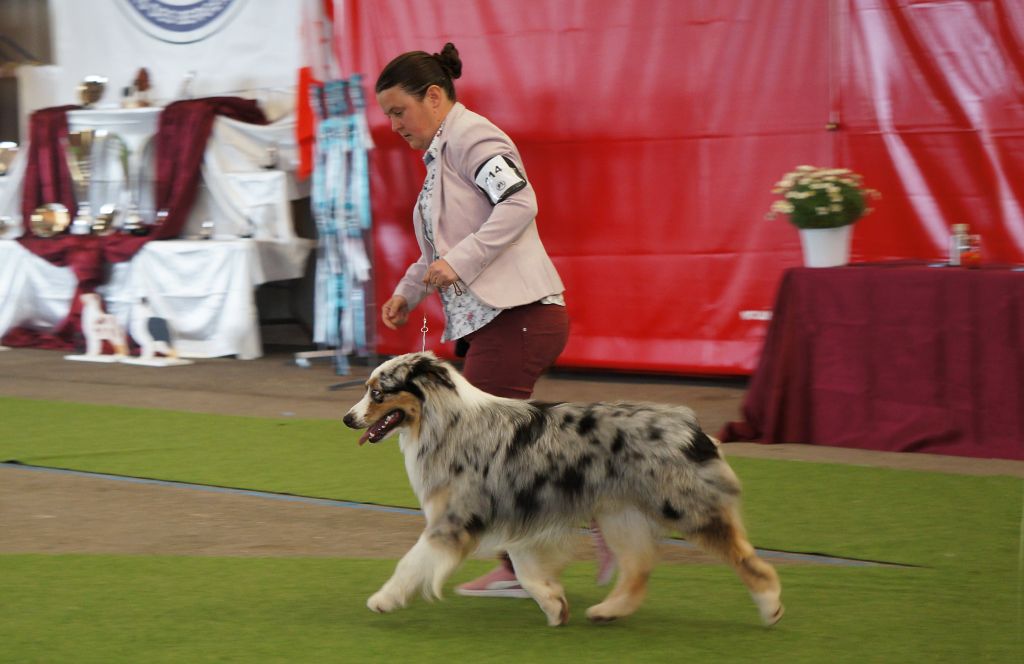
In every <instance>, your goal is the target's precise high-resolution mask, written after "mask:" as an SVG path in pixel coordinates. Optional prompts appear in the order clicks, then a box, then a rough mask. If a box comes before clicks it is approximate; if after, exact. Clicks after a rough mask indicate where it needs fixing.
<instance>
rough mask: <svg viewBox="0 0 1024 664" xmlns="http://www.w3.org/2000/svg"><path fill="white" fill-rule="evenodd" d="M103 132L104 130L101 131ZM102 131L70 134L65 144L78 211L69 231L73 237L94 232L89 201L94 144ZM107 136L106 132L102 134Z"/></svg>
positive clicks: (88, 130)
mask: <svg viewBox="0 0 1024 664" xmlns="http://www.w3.org/2000/svg"><path fill="white" fill-rule="evenodd" d="M101 131H102V130H101ZM101 131H94V130H92V129H83V130H81V131H72V132H68V138H67V141H66V142H65V143H64V156H65V157H66V158H67V162H68V169H69V170H70V171H71V181H72V182H74V185H75V186H74V189H75V201H76V203H77V204H78V210H77V212H76V213H75V218H74V220H73V221H72V222H71V228H70V229H69V230H68V232H69V233H71V234H72V235H88V234H89V233H90V232H91V231H92V225H93V221H94V219H93V217H92V209H91V205H90V201H89V195H90V190H91V187H90V185H91V184H92V166H93V160H92V152H93V144H94V143H95V141H96V139H97V137H98V136H97V135H98V134H100V133H101ZM102 133H103V134H106V132H102Z"/></svg>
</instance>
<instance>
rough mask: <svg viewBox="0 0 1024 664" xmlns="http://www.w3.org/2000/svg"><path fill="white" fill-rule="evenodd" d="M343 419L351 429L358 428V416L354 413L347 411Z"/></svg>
mask: <svg viewBox="0 0 1024 664" xmlns="http://www.w3.org/2000/svg"><path fill="white" fill-rule="evenodd" d="M341 421H342V422H344V423H345V426H347V427H348V428H349V429H358V428H359V427H358V426H357V425H356V418H354V417H352V413H345V417H343V418H341Z"/></svg>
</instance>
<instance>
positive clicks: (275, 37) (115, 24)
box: [26, 0, 303, 116]
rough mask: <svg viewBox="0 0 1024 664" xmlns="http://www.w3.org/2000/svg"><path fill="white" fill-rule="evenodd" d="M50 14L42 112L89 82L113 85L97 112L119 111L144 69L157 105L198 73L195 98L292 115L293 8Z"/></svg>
mask: <svg viewBox="0 0 1024 664" xmlns="http://www.w3.org/2000/svg"><path fill="white" fill-rule="evenodd" d="M50 14H51V21H52V34H53V40H54V44H55V53H54V58H55V61H56V63H55V64H56V65H57V68H58V75H57V76H56V77H55V78H56V80H55V82H54V83H55V85H57V86H59V87H58V89H56V90H54V91H53V97H52V98H50V99H48V100H46V103H45V105H57V104H72V103H79V100H78V98H77V94H76V92H75V88H76V87H77V85H78V83H79V82H80V81H81V80H82V78H84V77H85V76H88V75H97V76H104V77H106V78H107V79H108V80H109V82H108V84H107V89H106V92H105V94H104V96H103V99H102V100H101V101H100V102H99V104H98V106H99V107H103V106H116V105H119V104H120V101H121V93H122V90H123V88H125V87H126V86H130V85H131V84H132V82H133V80H134V79H135V76H136V74H137V73H138V71H139V68H141V67H145V68H146V70H147V71H148V73H149V78H150V83H151V86H152V87H151V90H150V92H149V96H150V99H151V101H152V102H153V103H156V104H166V103H169V102H171V101H174V100H175V99H177V98H178V97H179V95H180V93H181V91H182V86H183V83H184V82H185V81H186V79H187V78H188V77H190V75H191V73H192V72H194V78H193V80H192V83H191V90H190V92H191V95H192V96H194V97H207V96H212V95H222V94H227V95H239V96H245V97H251V98H256V99H259V100H260V101H261V102H263V103H264V104H265V105H266V106H267V107H268V108H267V109H266V110H267V111H268V113H269V114H270V115H271V116H277V115H279V114H281V113H284V112H286V111H287V110H288V109H290V108H291V104H292V96H293V90H294V85H295V80H296V75H297V70H298V69H299V67H301V66H302V62H301V60H302V59H303V56H302V46H301V43H300V27H301V22H302V5H301V3H297V2H295V1H294V0H87V1H83V0H50ZM26 110H32V109H26Z"/></svg>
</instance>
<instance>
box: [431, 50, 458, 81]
mask: <svg viewBox="0 0 1024 664" xmlns="http://www.w3.org/2000/svg"><path fill="white" fill-rule="evenodd" d="M434 57H435V58H437V61H438V62H439V63H440V64H441V68H442V69H444V71H445V73H446V74H448V76H449V77H450V78H452V79H453V80H454V79H456V78H458V77H460V76H462V59H461V58H459V50H458V49H457V48H455V44H453V43H451V42H448V43H447V44H445V45H444V48H442V49H441V52H440V53H434Z"/></svg>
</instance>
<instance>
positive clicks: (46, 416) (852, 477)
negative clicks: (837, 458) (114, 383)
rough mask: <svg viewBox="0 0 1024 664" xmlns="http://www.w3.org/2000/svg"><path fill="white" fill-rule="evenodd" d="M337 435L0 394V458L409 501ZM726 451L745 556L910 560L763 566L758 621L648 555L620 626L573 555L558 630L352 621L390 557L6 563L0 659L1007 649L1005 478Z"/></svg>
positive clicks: (678, 656)
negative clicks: (638, 595)
mask: <svg viewBox="0 0 1024 664" xmlns="http://www.w3.org/2000/svg"><path fill="white" fill-rule="evenodd" d="M357 436H358V434H357V433H356V432H351V431H349V430H347V429H345V428H344V427H343V426H342V425H341V424H340V423H339V422H329V421H304V420H294V419H256V418H243V417H229V416H219V415H199V414H189V413H176V412H166V411H156V410H142V409H132V408H122V407H103V406H85V405H78V404H70V403H57V402H50V401H46V402H44V401H32V400H24V399H0V460H10V459H15V460H18V461H21V462H23V463H29V464H36V465H42V466H54V467H60V468H72V469H77V470H86V471H96V472H103V473H114V474H124V475H132V476H140V477H152V478H159V479H167V480H178V481H184V482H197V483H206V484H214V485H221V486H232V487H240V488H248V489H256V490H263V491H277V492H286V493H295V494H301V495H310V496H319V497H327V498H336V499H341V500H349V501H355V502H373V503H380V504H388V505H402V506H410V507H414V506H416V503H415V498H414V496H413V495H412V493H411V491H410V490H409V487H408V482H407V480H406V478H405V472H404V468H403V465H402V461H401V457H400V454H399V452H398V450H397V445H396V444H395V442H394V441H386V442H384V443H381V444H379V445H367V446H364V447H358V446H357V445H356V440H357ZM725 449H726V451H728V446H726V448H725ZM731 463H732V464H733V466H734V467H735V468H736V470H737V472H738V474H739V475H740V477H741V478H742V479H743V482H744V491H745V494H744V495H745V498H744V503H745V507H744V512H745V515H746V520H747V524H748V528H749V531H750V535H751V540H752V541H753V542H754V544H755V545H756V546H758V547H762V548H772V549H780V550H787V551H802V552H813V553H823V554H828V555H832V556H842V557H850V558H861V559H869V560H879V561H886V562H892V563H900V564H903V565H909V566H913V567H875V568H864V567H853V568H842V567H823V566H807V565H795V566H794V565H786V566H782V567H780V573H781V575H782V579H783V586H784V598H785V602H786V604H787V607H788V612H787V615H786V617H785V619H784V620H783V622H782V624H781V625H780V626H779V628H778V629H774V630H764V629H762V628H760V627H759V626H758V625H757V616H756V611H755V610H754V608H753V605H752V604H751V602H750V600H749V598H748V597H747V595H746V593H745V591H744V590H743V588H742V586H741V585H740V584H739V582H738V581H737V580H736V578H735V577H734V575H733V574H732V572H731V571H730V570H728V569H727V568H725V567H724V566H696V565H691V566H667V565H666V566H662V567H660V568H659V569H658V570H657V572H656V575H655V579H654V583H653V585H652V593H651V596H650V599H649V600H648V602H647V604H645V605H644V607H643V608H642V609H641V611H640V612H639V613H638V614H637V615H636V616H634V617H633V618H630V619H627V620H625V621H621V622H620V623H618V624H614V625H610V626H608V627H594V626H591V625H588V624H586V621H585V620H584V619H583V613H582V611H583V609H584V608H585V607H586V606H588V605H589V604H592V603H595V602H597V601H598V600H599V598H600V596H601V591H600V590H599V589H597V588H595V587H594V585H593V580H592V573H593V569H592V567H591V566H588V565H576V566H573V567H572V568H570V571H569V574H568V575H567V588H568V590H569V595H570V597H569V598H570V602H571V603H572V604H573V610H574V620H573V623H572V624H571V625H570V626H569V627H568V628H566V629H559V630H551V629H548V628H546V627H545V626H544V622H543V618H542V616H541V614H540V612H539V610H538V609H537V608H536V607H535V606H534V605H533V604H532V602H529V601H523V602H516V601H502V600H482V599H466V598H459V597H452V598H450V599H449V600H447V601H445V602H443V603H440V604H436V605H433V606H429V605H426V604H424V603H423V602H422V601H417V602H416V603H415V604H414V606H413V607H412V608H411V609H409V610H406V611H402V612H399V613H396V614H394V615H389V616H376V615H373V614H371V613H370V612H369V611H367V610H366V609H365V607H364V603H365V600H366V597H368V596H369V595H370V594H371V593H372V592H373V591H374V590H376V588H377V587H378V586H379V585H380V584H381V583H382V582H383V581H384V579H386V578H387V576H388V575H389V574H390V572H391V569H392V568H393V565H394V562H393V561H383V562H382V561H353V560H319V559H252V558H237V559H218V558H190V557H131V556H80V555H62V556H42V555H7V556H0V579H2V581H3V584H2V585H0V644H2V646H0V662H8V661H10V662H32V661H39V662H65V661H67V662H89V661H97V662H100V661H108V662H120V661H133V662H134V661H145V662H161V661H167V662H206V661H244V662H264V661H266V662H271V661H282V662H284V661H289V662H321V661H341V662H357V661H358V662H363V661H384V662H393V661H417V662H419V661H425V662H429V661H441V660H445V661H449V662H451V661H481V662H483V661H519V662H527V661H545V662H546V661H552V662H555V661H560V662H564V661H621V662H626V661H628V662H634V661H650V662H658V661H686V660H690V659H693V658H695V657H696V658H700V661H702V662H736V661H758V662H762V661H765V662H767V661H779V662H783V661H785V662H837V661H849V662H912V661H913V662H916V661H920V662H947V661H948V662H983V661H992V662H1010V661H1014V662H1015V661H1020V657H1019V655H1021V654H1022V653H1024V649H1022V647H1024V632H1022V624H1021V620H1022V619H1021V615H1022V603H1021V587H1022V586H1021V583H1022V582H1021V559H1020V546H1021V509H1022V502H1024V482H1022V481H1021V480H1019V479H1015V478H1010V477H972V476H960V475H952V474H942V473H923V472H913V471H903V470H888V469H878V468H868V467H860V466H844V465H834V464H818V463H801V462H785V461H775V460H759V459H741V458H734V459H731ZM0 537H2V533H0ZM485 564H486V563H483V562H480V561H474V562H472V563H470V564H469V565H468V566H467V568H465V569H463V570H462V571H461V572H460V573H459V578H461V579H466V578H471V577H472V575H473V574H475V573H477V572H480V571H482V570H483V569H484V567H483V566H484V565H485ZM449 594H450V592H449Z"/></svg>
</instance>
